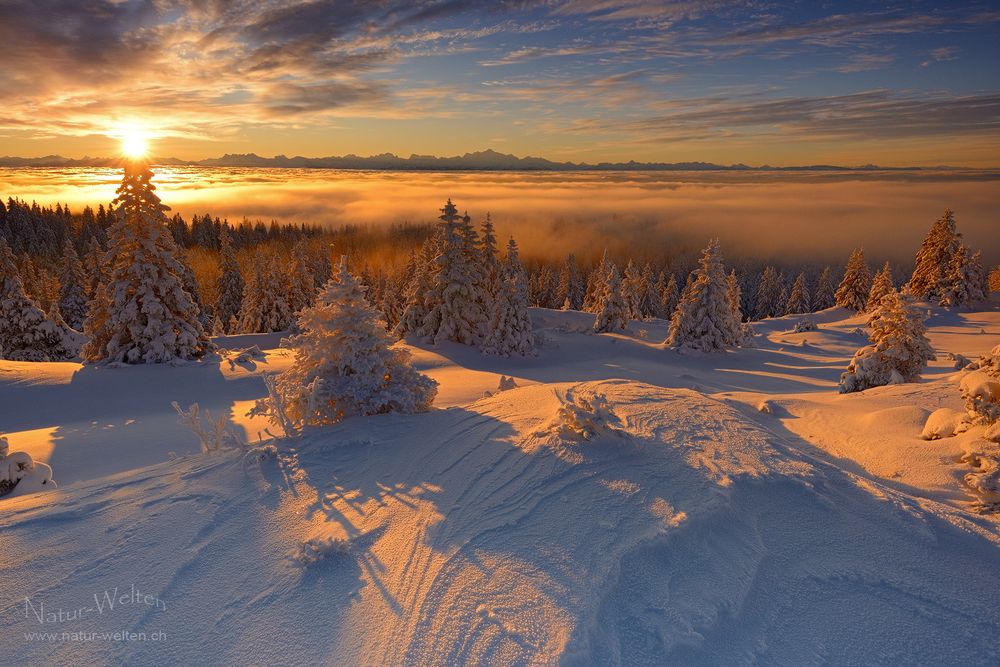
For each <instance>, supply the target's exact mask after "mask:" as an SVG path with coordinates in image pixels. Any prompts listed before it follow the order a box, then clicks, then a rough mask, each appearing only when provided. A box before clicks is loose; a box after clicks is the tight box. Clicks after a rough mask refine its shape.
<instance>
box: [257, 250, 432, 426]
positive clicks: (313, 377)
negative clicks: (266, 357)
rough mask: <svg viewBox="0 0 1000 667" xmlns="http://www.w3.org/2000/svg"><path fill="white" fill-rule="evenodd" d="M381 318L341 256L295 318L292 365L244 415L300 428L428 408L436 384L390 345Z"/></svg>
mask: <svg viewBox="0 0 1000 667" xmlns="http://www.w3.org/2000/svg"><path fill="white" fill-rule="evenodd" d="M381 320H382V318H381V316H380V315H379V313H378V312H377V311H376V310H375V309H374V308H372V307H371V306H370V305H369V304H368V302H367V300H366V299H365V291H364V287H362V286H361V285H360V284H359V282H358V280H357V279H356V278H355V277H354V276H352V275H351V274H350V272H349V271H348V270H347V260H346V258H345V257H341V261H340V267H339V269H338V270H337V272H336V273H335V275H334V277H333V278H331V279H330V281H329V282H327V284H326V285H325V286H324V287H323V290H322V292H321V293H320V295H319V297H318V298H317V300H316V303H315V304H314V305H313V306H310V307H308V308H306V309H304V310H303V311H302V312H301V313H300V314H299V320H298V325H299V329H300V331H301V332H302V333H299V334H296V335H295V336H292V337H291V338H289V339H288V343H287V344H288V346H289V347H291V349H292V350H294V353H295V360H294V362H293V363H292V365H291V367H289V368H288V370H286V371H285V372H283V373H281V374H280V375H278V376H277V377H276V378H275V380H274V382H273V385H272V389H271V396H270V397H269V398H267V399H264V400H262V401H259V402H258V404H257V406H256V407H255V408H254V409H253V410H252V411H251V413H253V414H262V415H268V416H270V417H272V419H274V420H275V421H277V422H278V423H279V424H280V423H282V422H283V421H284V420H285V419H287V421H288V423H290V424H291V425H292V426H293V427H295V428H296V429H300V428H302V427H303V426H318V425H322V424H332V423H336V422H338V421H340V420H342V419H344V418H346V417H353V416H361V415H374V414H382V413H386V412H403V413H413V412H425V411H427V410H429V409H430V407H431V403H433V401H434V397H435V395H436V394H437V382H435V381H434V380H432V379H430V378H429V377H427V376H426V375H421V374H420V373H418V372H417V371H415V370H414V369H413V367H412V366H411V365H410V359H409V356H410V355H409V352H407V351H406V350H404V349H400V348H394V347H391V345H392V341H391V339H390V338H389V336H388V334H387V333H386V331H385V327H384V326H383V325H382V321H381Z"/></svg>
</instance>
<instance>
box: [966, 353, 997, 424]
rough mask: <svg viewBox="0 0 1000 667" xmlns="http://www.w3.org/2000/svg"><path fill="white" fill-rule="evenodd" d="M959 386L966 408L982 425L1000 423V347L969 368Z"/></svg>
mask: <svg viewBox="0 0 1000 667" xmlns="http://www.w3.org/2000/svg"><path fill="white" fill-rule="evenodd" d="M967 368H968V369H969V370H970V371H971V372H970V373H968V374H967V375H965V377H963V378H962V381H961V382H960V384H959V389H960V391H961V392H962V398H964V399H965V407H966V408H967V409H968V411H969V415H970V416H972V418H973V419H974V420H975V421H976V422H978V423H982V424H992V423H995V422H998V421H1000V345H997V346H996V347H995V348H993V350H992V351H991V352H990V353H989V354H986V355H983V356H982V357H980V358H979V359H978V360H977V361H974V362H972V363H971V364H969V365H968V366H967Z"/></svg>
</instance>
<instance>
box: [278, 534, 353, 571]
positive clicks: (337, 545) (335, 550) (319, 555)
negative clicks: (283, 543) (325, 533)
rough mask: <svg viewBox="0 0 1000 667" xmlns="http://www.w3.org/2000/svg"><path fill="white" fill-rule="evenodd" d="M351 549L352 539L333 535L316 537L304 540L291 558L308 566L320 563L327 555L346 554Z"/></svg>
mask: <svg viewBox="0 0 1000 667" xmlns="http://www.w3.org/2000/svg"><path fill="white" fill-rule="evenodd" d="M350 550H351V542H350V540H345V539H343V538H333V537H314V538H312V539H309V540H306V541H305V542H302V543H301V544H300V545H299V546H298V548H297V549H296V550H295V551H294V552H293V553H292V555H291V559H292V560H293V561H294V562H296V563H298V564H299V565H301V566H303V567H306V566H309V565H313V564H314V563H318V562H319V561H321V560H323V559H324V558H326V557H327V556H330V555H334V554H346V553H349V552H350Z"/></svg>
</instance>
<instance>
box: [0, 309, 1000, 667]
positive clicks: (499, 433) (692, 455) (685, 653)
mask: <svg viewBox="0 0 1000 667" xmlns="http://www.w3.org/2000/svg"><path fill="white" fill-rule="evenodd" d="M592 317H593V316H592V315H588V314H584V313H576V312H560V311H548V310H540V309H535V310H533V311H532V318H533V321H534V322H535V326H536V328H537V329H538V330H539V331H540V332H541V333H542V334H543V335H544V337H545V341H546V342H545V345H544V346H543V347H542V349H541V352H540V356H539V357H538V358H534V359H528V360H498V359H496V358H491V357H484V356H481V355H480V354H479V353H478V352H477V351H476V350H473V349H470V348H465V347H463V346H459V345H442V346H440V347H438V348H424V347H422V346H420V347H414V348H413V351H414V354H415V359H416V365H417V366H418V367H419V368H420V369H421V370H423V371H424V372H426V373H428V374H429V375H431V376H432V377H435V378H436V379H437V380H438V381H439V382H440V383H441V390H440V394H439V400H438V402H437V406H438V409H436V410H434V411H433V412H431V413H429V414H423V415H411V416H402V415H384V416H376V417H370V418H362V419H349V420H347V421H345V422H343V423H342V424H339V425H337V426H335V427H331V428H327V429H323V430H318V431H313V432H309V433H307V434H306V435H304V436H303V437H301V438H298V439H295V440H282V441H278V442H277V445H278V447H277V451H276V455H275V456H274V457H269V456H264V457H263V460H257V459H254V460H245V459H244V458H243V457H242V456H241V455H240V454H239V453H238V452H235V451H227V452H222V453H212V454H202V453H199V448H198V443H197V439H196V438H194V436H193V435H192V434H191V433H190V432H189V431H187V430H186V429H185V427H183V426H181V425H180V424H178V423H177V416H176V414H175V413H174V411H173V409H172V408H171V406H170V402H171V401H174V400H176V401H178V402H180V403H181V404H182V405H188V404H190V403H193V402H198V403H199V404H200V405H201V406H202V408H206V407H207V408H209V409H210V410H212V412H213V413H217V414H228V415H229V416H230V418H231V420H232V422H233V423H234V425H236V426H237V427H240V428H242V431H243V433H244V434H245V435H246V437H247V439H248V440H250V441H251V442H256V441H257V440H258V434H261V437H263V438H265V439H266V438H267V437H268V435H267V434H262V431H263V429H264V428H266V425H265V424H262V423H260V422H259V421H253V420H249V419H247V418H246V417H244V416H243V415H244V413H245V412H246V409H247V408H248V407H249V405H250V404H251V402H252V401H253V399H255V398H257V397H260V396H261V395H262V394H263V386H262V383H261V380H260V375H261V374H262V373H265V372H272V371H275V370H278V369H281V368H283V367H285V366H286V365H287V363H288V361H289V357H288V353H287V351H284V350H281V349H278V347H277V343H278V337H277V336H239V337H230V338H222V339H219V342H220V343H221V344H222V345H223V346H224V347H226V348H231V349H239V348H246V347H249V346H251V345H258V346H259V347H260V348H261V349H262V350H264V353H263V355H261V356H260V357H259V358H253V357H252V356H251V355H248V357H249V358H244V359H242V360H236V358H235V355H232V354H229V355H224V356H223V358H221V359H217V360H214V361H211V362H206V363H203V364H194V365H190V366H181V367H135V368H92V367H81V366H80V365H79V364H71V363H66V364H18V363H14V362H7V361H2V362H0V405H3V406H5V408H4V418H3V428H5V429H6V430H7V435H8V439H9V440H10V443H11V446H12V448H13V449H20V450H23V451H28V452H29V453H31V454H32V455H33V456H34V457H35V458H36V459H38V460H41V461H45V462H47V463H49V464H50V465H51V466H52V468H53V470H54V475H55V478H56V480H57V481H58V482H59V485H60V487H59V489H58V490H56V491H52V492H48V493H40V494H34V495H29V496H24V497H19V498H12V499H6V500H0V508H2V509H3V510H4V511H3V513H2V514H0V553H3V554H4V555H5V558H4V559H3V560H2V561H0V570H2V576H0V604H2V612H0V625H2V627H3V632H2V633H0V637H3V639H0V650H2V652H3V654H4V655H5V656H7V657H8V659H9V660H11V662H12V663H13V664H38V663H53V664H69V663H76V664H80V663H86V662H96V663H98V664H103V663H116V664H120V663H129V664H176V663H188V664H197V663H205V662H218V661H222V660H225V661H226V662H242V663H245V664H276V663H282V664H314V663H317V662H321V663H324V664H338V665H347V664H354V665H370V664H385V665H391V664H412V665H418V664H467V663H471V664H496V665H508V664H554V663H560V662H561V663H564V664H628V665H637V664H638V665H641V664H651V665H653V664H656V665H660V664H746V663H766V664H789V665H803V664H818V663H837V664H915V663H923V664H926V663H928V662H930V663H935V664H953V663H960V662H964V663H968V664H987V663H990V662H993V661H994V660H995V659H996V657H997V656H998V655H1000V633H998V630H1000V610H998V609H997V607H996V605H995V603H994V602H993V600H992V596H991V594H990V591H993V590H996V589H997V588H998V587H1000V530H998V519H997V516H998V515H996V514H989V513H985V514H984V513H977V512H974V511H973V507H974V505H973V501H974V500H975V498H974V497H973V496H972V494H971V493H970V492H969V491H968V489H967V488H965V487H964V486H963V484H962V483H961V480H962V475H963V474H964V473H965V472H968V470H969V467H968V466H967V465H966V464H964V463H962V462H961V461H960V460H959V459H960V457H961V455H962V453H963V452H964V451H965V448H966V447H967V446H968V444H969V439H968V438H967V437H964V436H959V437H956V438H947V439H942V440H935V441H925V440H921V439H920V438H919V434H920V430H921V429H922V427H923V424H924V421H925V419H926V417H927V415H929V414H930V412H931V411H933V410H935V409H937V408H939V407H953V408H955V409H956V410H957V409H960V408H961V405H962V404H961V400H960V399H959V397H958V391H957V387H956V383H955V381H956V371H955V368H954V363H953V362H951V361H949V360H948V359H947V357H946V354H947V353H949V352H950V353H956V354H963V355H966V356H969V357H975V356H976V355H978V354H980V353H983V352H986V351H987V350H989V349H991V348H992V347H994V346H995V345H997V344H998V343H1000V311H998V310H997V309H996V308H994V309H992V310H989V311H986V312H976V313H952V312H947V311H943V310H939V309H934V311H933V316H932V317H931V318H930V320H929V321H928V325H929V327H930V331H929V334H930V337H931V340H932V342H933V344H934V346H935V348H936V350H937V352H938V361H936V362H933V363H932V364H931V366H930V368H929V369H928V370H927V372H926V373H925V374H924V378H923V381H922V382H921V383H919V384H908V385H896V386H889V387H881V388H877V389H873V390H869V391H867V392H864V393H860V394H851V395H838V394H837V393H836V389H835V386H836V381H837V378H838V377H839V374H840V372H841V371H842V370H843V368H844V367H845V366H846V364H847V360H848V359H849V357H850V355H851V354H852V353H853V352H854V350H855V349H856V348H857V347H858V346H859V345H860V344H862V342H863V340H864V336H863V334H862V333H861V332H859V331H857V330H856V329H857V327H859V326H862V319H861V318H858V317H850V316H848V313H847V312H846V311H843V310H840V309H831V310H829V311H824V312H822V313H819V314H817V315H816V316H814V320H815V321H816V322H817V323H818V324H819V329H818V330H817V331H810V332H805V333H792V331H791V330H792V328H793V325H794V323H795V321H796V318H794V317H786V318H779V319H774V320H767V321H765V322H761V323H757V324H756V325H755V326H756V329H757V331H758V333H759V334H760V335H758V336H757V337H756V343H757V345H756V347H755V348H750V349H740V350H738V351H733V352H729V353H725V354H721V355H708V356H698V355H681V354H677V353H675V352H672V351H667V350H664V349H663V348H662V347H661V346H660V345H659V341H661V340H662V339H663V336H664V332H665V323H664V322H662V321H652V322H642V323H640V322H633V323H632V325H631V327H630V331H629V332H628V333H627V334H622V335H611V334H604V335H592V334H589V333H585V332H586V330H587V329H588V328H589V327H590V325H591V323H592ZM501 375H509V376H513V377H514V378H515V381H516V383H517V384H518V385H519V386H518V387H517V388H514V389H511V390H507V391H502V392H498V393H496V394H495V395H492V396H484V393H485V392H487V391H490V392H493V391H495V390H496V389H497V385H498V382H499V379H500V376H501ZM761 408H764V409H763V410H762V409H761ZM133 586H135V587H136V588H135V589H133V588H132V587H133ZM115 587H117V588H118V599H119V603H118V604H117V605H116V607H115V608H114V609H111V608H109V606H108V605H107V604H103V603H102V602H95V596H97V600H98V601H104V602H106V600H107V595H106V594H105V592H106V591H114V589H115ZM135 590H139V591H140V594H138V595H136V594H134V591H135ZM108 595H110V596H111V597H112V598H114V594H113V593H109V594H108ZM122 596H124V597H122ZM26 598H27V600H28V601H26ZM29 602H30V604H29ZM41 604H44V607H45V610H46V612H50V613H53V614H54V613H56V612H57V611H58V610H59V609H62V610H63V611H64V612H65V613H67V614H69V613H70V612H71V610H76V611H77V615H76V617H74V618H73V619H72V620H59V619H58V618H56V619H54V620H51V621H50V619H49V618H48V617H45V616H43V621H44V622H39V620H38V616H37V615H36V610H38V609H39V608H40V605H41ZM80 610H82V611H80ZM119 630H128V631H132V632H136V633H146V637H145V640H141V639H133V640H122V641H116V640H115V639H114V638H110V639H109V638H103V637H101V636H100V635H94V636H90V635H86V634H83V635H81V638H79V639H77V640H76V641H67V640H64V639H59V640H57V639H53V638H51V637H47V636H45V635H32V636H31V637H30V638H29V637H28V636H27V635H25V633H47V632H58V633H62V632H71V633H72V632H77V633H103V632H115V631H119ZM160 633H162V634H164V635H165V637H162V636H160ZM88 637H89V640H88Z"/></svg>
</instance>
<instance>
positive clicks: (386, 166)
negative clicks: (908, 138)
mask: <svg viewBox="0 0 1000 667" xmlns="http://www.w3.org/2000/svg"><path fill="white" fill-rule="evenodd" d="M151 163H152V164H154V165H161V166H194V167H257V168H278V169H364V170H385V171H465V170H468V171H720V170H721V171H886V170H891V171H916V170H919V169H920V167H880V166H877V165H872V164H869V165H864V166H861V167H845V166H838V165H827V164H814V165H803V166H794V167H772V166H770V165H761V166H757V167H752V166H748V165H745V164H731V165H720V164H713V163H711V162H636V161H635V160H629V161H628V162H599V163H596V164H591V163H586V162H555V161H552V160H547V159H545V158H541V157H532V156H526V157H517V156H516V155H510V154H506V153H499V152H497V151H495V150H492V149H487V150H484V151H477V152H474V153H466V154H464V155H456V156H452V157H437V156H434V155H416V154H413V155H410V156H409V157H405V158H404V157H400V156H398V155H394V154H393V153H382V154H380V155H371V156H367V157H365V156H359V155H353V154H352V155H344V156H329V157H302V156H300V155H296V156H295V157H287V156H285V155H276V156H275V157H262V156H260V155H257V154H256V153H242V154H229V153H227V154H226V155H223V156H222V157H217V158H207V159H204V160H181V159H178V158H173V157H160V158H153V159H152V160H151ZM121 164H122V158H108V157H89V156H88V157H83V158H79V159H77V158H67V157H63V156H61V155H46V156H43V157H33V158H24V157H10V156H3V157H0V167H15V168H16V167H117V166H120V165H121Z"/></svg>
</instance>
